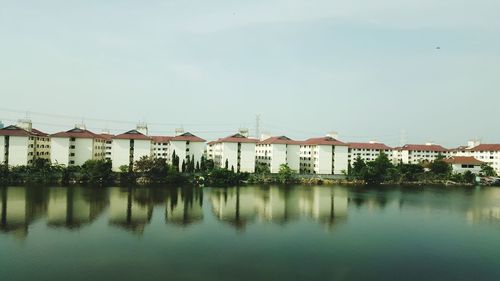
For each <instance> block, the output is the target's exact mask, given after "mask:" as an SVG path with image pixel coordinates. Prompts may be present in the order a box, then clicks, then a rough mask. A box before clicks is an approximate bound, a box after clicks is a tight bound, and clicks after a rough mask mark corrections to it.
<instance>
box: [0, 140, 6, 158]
mask: <svg viewBox="0 0 500 281" xmlns="http://www.w3.org/2000/svg"><path fill="white" fill-rule="evenodd" d="M4 163H5V136H0V164H4Z"/></svg>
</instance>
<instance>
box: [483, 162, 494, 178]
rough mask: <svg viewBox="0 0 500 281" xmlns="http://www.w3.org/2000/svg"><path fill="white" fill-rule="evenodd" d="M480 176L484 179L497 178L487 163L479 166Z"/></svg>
mask: <svg viewBox="0 0 500 281" xmlns="http://www.w3.org/2000/svg"><path fill="white" fill-rule="evenodd" d="M481 174H482V175H483V176H485V177H496V176H497V173H496V172H495V169H493V167H491V166H490V165H489V164H487V163H484V164H482V165H481Z"/></svg>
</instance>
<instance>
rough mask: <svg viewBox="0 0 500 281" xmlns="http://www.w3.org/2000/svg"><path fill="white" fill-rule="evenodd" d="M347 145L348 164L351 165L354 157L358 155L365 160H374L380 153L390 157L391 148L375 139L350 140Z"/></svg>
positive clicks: (354, 159)
mask: <svg viewBox="0 0 500 281" xmlns="http://www.w3.org/2000/svg"><path fill="white" fill-rule="evenodd" d="M348 145H349V157H348V162H349V165H352V163H354V161H356V158H358V157H360V158H361V159H362V160H363V161H365V162H370V161H374V160H375V159H377V157H378V156H379V155H380V154H381V153H385V154H386V155H387V157H389V159H392V154H393V153H392V148H391V147H389V146H387V145H385V144H383V143H379V142H376V141H370V142H350V143H348Z"/></svg>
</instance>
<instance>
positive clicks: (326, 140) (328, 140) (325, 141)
mask: <svg viewBox="0 0 500 281" xmlns="http://www.w3.org/2000/svg"><path fill="white" fill-rule="evenodd" d="M302 144H303V145H337V146H347V144H346V143H344V142H341V141H339V140H337V139H334V138H332V137H321V138H311V139H308V140H306V141H304V142H303V143H302Z"/></svg>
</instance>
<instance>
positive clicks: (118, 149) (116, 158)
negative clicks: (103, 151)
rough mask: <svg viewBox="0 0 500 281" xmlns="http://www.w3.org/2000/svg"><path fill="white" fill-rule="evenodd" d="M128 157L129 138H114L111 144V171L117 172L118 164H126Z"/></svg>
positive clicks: (118, 169)
mask: <svg viewBox="0 0 500 281" xmlns="http://www.w3.org/2000/svg"><path fill="white" fill-rule="evenodd" d="M129 157H130V140H122V139H114V140H113V144H112V145H111V159H112V162H113V171H115V172H119V171H120V166H123V165H125V166H128V165H129V164H130V163H129Z"/></svg>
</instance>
